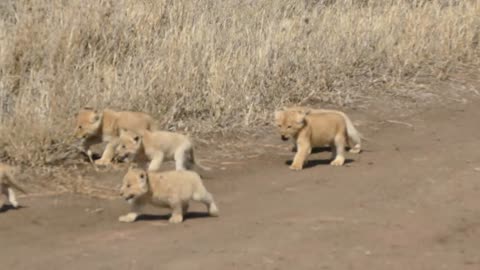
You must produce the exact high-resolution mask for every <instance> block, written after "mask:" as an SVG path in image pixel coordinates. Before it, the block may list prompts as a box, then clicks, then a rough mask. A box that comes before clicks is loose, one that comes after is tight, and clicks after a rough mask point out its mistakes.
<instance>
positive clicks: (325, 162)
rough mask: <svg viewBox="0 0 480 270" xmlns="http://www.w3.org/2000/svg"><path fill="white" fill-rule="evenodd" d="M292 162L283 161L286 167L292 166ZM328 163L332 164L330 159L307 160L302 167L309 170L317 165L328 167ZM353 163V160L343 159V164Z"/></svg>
mask: <svg viewBox="0 0 480 270" xmlns="http://www.w3.org/2000/svg"><path fill="white" fill-rule="evenodd" d="M292 162H293V160H291V159H290V160H287V161H285V164H287V165H288V166H290V165H292ZM330 162H332V160H331V159H313V160H312V159H309V160H308V161H307V162H306V163H305V165H303V168H304V169H306V168H311V167H315V166H317V165H330ZM352 162H353V159H349V158H347V159H345V162H344V164H350V163H352Z"/></svg>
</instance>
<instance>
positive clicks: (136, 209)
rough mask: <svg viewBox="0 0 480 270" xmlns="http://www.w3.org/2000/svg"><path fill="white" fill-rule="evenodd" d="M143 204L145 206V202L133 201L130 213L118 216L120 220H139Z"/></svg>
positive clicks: (128, 221)
mask: <svg viewBox="0 0 480 270" xmlns="http://www.w3.org/2000/svg"><path fill="white" fill-rule="evenodd" d="M142 206H143V204H140V203H137V202H133V203H132V208H131V210H130V213H128V214H126V215H123V216H120V217H118V221H120V222H127V223H131V222H135V220H137V218H138V216H139V215H140V211H141V209H142Z"/></svg>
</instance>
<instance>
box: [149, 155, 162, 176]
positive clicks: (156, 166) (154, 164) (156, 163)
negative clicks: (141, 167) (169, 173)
mask: <svg viewBox="0 0 480 270" xmlns="http://www.w3.org/2000/svg"><path fill="white" fill-rule="evenodd" d="M164 156H165V155H164V154H163V152H160V153H158V154H156V155H155V156H154V157H153V159H152V161H150V164H149V165H148V171H151V172H154V171H158V170H160V167H161V166H162V163H163V158H164Z"/></svg>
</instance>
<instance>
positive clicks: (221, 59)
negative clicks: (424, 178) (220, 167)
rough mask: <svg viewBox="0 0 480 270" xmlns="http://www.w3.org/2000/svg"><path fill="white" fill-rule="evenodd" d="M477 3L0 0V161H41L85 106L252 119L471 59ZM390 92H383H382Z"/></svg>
mask: <svg viewBox="0 0 480 270" xmlns="http://www.w3.org/2000/svg"><path fill="white" fill-rule="evenodd" d="M479 15H480V6H479V5H478V3H477V1H448V0H443V1H415V0H410V1H407V0H389V1H384V0H377V1H373V0H370V1H368V0H363V1H354V0H349V1H347V0H342V1H340V0H337V1H331V0H330V1H321V0H320V1H319V0H317V1H314V0H311V1H308V0H304V1H290V0H269V1H253V0H244V1H241V0H224V1H215V0H204V1H173V0H143V1H137V0H95V1H94V0H92V1H84V0H68V1H65V0H17V1H14V0H5V1H2V2H1V3H0V106H1V107H0V108H1V109H0V121H1V124H2V128H1V129H0V135H1V136H0V158H2V157H3V158H4V159H5V158H9V159H12V160H13V161H16V162H30V163H33V162H35V164H41V163H42V162H44V161H45V160H46V158H47V156H48V154H49V153H50V152H52V151H57V150H58V149H57V148H56V147H59V145H62V144H64V143H67V142H69V141H70V135H71V131H72V129H73V123H72V118H73V115H74V113H75V112H76V111H77V110H78V109H79V108H80V107H82V106H85V105H89V106H95V107H98V108H104V107H107V106H108V107H113V108H116V109H122V110H139V111H146V112H149V113H152V114H153V115H155V116H156V117H157V118H158V119H159V120H160V121H163V122H164V123H165V128H175V127H180V128H185V129H188V131H209V130H213V129H224V128H239V127H246V126H255V125H257V124H260V123H263V122H264V121H266V120H269V119H270V117H271V111H272V110H273V109H274V108H276V107H278V106H281V105H282V104H286V103H298V102H302V101H307V100H314V101H317V102H326V103H333V104H338V105H349V104H351V103H354V102H356V101H357V100H358V99H359V98H360V97H363V96H368V95H374V94H375V95H376V94H378V92H373V91H372V90H371V89H380V90H381V89H391V86H392V85H395V84H401V83H407V82H411V81H412V80H413V79H414V78H415V77H416V76H418V75H419V74H421V75H422V76H423V75H434V76H437V75H439V74H448V71H449V70H450V69H454V68H455V67H456V66H457V65H458V64H462V63H472V64H476V63H478V60H479V46H478V42H479V32H480V16H479ZM390 91H391V90H390Z"/></svg>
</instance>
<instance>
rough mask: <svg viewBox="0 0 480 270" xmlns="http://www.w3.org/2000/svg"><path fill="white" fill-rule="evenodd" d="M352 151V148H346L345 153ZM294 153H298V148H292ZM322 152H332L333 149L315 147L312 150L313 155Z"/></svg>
mask: <svg viewBox="0 0 480 270" xmlns="http://www.w3.org/2000/svg"><path fill="white" fill-rule="evenodd" d="M348 151H350V147H345V152H348ZM292 152H293V153H296V152H297V148H296V147H292ZM322 152H332V148H331V147H330V146H322V147H314V148H313V149H312V154H317V153H322Z"/></svg>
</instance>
